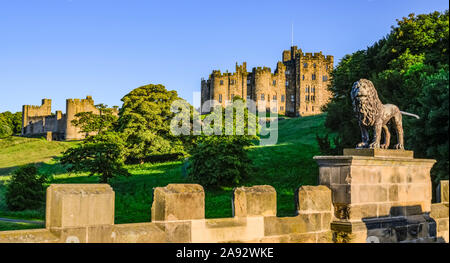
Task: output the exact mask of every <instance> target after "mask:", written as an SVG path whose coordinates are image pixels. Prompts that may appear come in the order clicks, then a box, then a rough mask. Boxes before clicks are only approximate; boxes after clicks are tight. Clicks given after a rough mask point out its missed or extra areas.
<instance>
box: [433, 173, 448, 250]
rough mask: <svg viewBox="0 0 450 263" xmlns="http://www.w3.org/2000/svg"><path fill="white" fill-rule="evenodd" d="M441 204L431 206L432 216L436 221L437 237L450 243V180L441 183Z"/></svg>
mask: <svg viewBox="0 0 450 263" xmlns="http://www.w3.org/2000/svg"><path fill="white" fill-rule="evenodd" d="M439 188H440V189H439V190H440V200H439V201H440V202H439V203H436V204H431V213H430V216H431V217H432V218H433V219H434V220H435V221H436V231H437V236H438V237H442V238H443V239H444V240H445V242H447V243H448V227H449V226H448V213H449V207H448V180H446V181H441V185H440V187H439Z"/></svg>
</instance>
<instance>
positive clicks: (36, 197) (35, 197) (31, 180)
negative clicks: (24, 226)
mask: <svg viewBox="0 0 450 263" xmlns="http://www.w3.org/2000/svg"><path fill="white" fill-rule="evenodd" d="M45 181H46V179H45V177H44V176H39V175H38V171H37V168H36V167H35V166H34V165H33V164H30V165H26V166H22V167H20V168H19V169H17V170H15V171H14V173H13V175H12V177H11V181H10V182H9V184H8V185H7V187H6V195H5V197H6V204H7V206H8V209H9V210H13V211H21V210H25V209H37V208H40V207H42V206H43V205H44V199H45V187H44V183H45Z"/></svg>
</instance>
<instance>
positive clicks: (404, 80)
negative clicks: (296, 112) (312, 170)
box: [319, 10, 449, 180]
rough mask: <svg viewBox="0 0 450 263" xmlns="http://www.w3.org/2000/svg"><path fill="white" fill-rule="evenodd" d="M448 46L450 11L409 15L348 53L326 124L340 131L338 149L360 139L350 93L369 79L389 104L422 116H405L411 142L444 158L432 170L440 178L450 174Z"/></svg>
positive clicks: (425, 153)
mask: <svg viewBox="0 0 450 263" xmlns="http://www.w3.org/2000/svg"><path fill="white" fill-rule="evenodd" d="M448 46H449V12H448V10H447V11H445V12H444V13H440V12H433V13H431V14H422V15H417V16H416V15H414V14H411V15H409V16H408V17H404V18H402V19H401V20H398V21H397V25H396V26H394V27H392V30H391V32H390V34H389V35H387V36H386V37H385V38H383V39H381V40H379V41H378V42H376V43H375V44H373V45H372V46H370V47H368V48H367V49H366V50H360V51H357V52H355V53H353V54H351V55H347V56H345V57H344V58H343V59H342V60H341V61H340V62H339V64H338V66H337V67H336V68H335V69H334V71H333V72H332V80H331V86H330V90H331V91H332V92H333V93H334V94H335V96H334V97H333V98H332V100H331V102H330V103H329V104H328V105H327V106H326V107H325V110H327V111H328V114H327V120H326V123H325V125H326V126H327V127H328V128H329V129H330V130H331V131H332V132H333V133H335V134H336V136H335V140H334V142H335V145H336V148H335V149H334V151H335V152H340V151H341V150H342V148H345V147H354V146H355V145H356V143H358V142H359V140H360V134H359V128H358V125H357V121H356V118H355V117H354V113H353V111H352V105H351V101H350V95H349V94H350V90H351V87H352V84H353V83H354V82H355V81H357V80H359V79H360V78H367V79H370V80H371V81H372V82H373V83H374V85H375V87H376V89H377V91H378V95H379V96H380V99H381V100H382V101H383V103H393V104H396V105H398V106H399V108H400V109H401V110H403V111H408V112H412V113H416V114H419V115H420V117H421V120H419V121H416V120H414V119H411V118H408V117H405V118H403V122H404V130H405V138H406V147H407V148H409V149H413V150H414V151H415V155H416V156H420V157H426V158H435V159H437V160H438V163H437V165H436V166H435V169H434V170H433V172H432V175H433V177H434V178H435V180H439V179H441V178H448V147H445V145H448V136H443V135H442V134H443V133H444V132H445V133H447V131H448V101H447V103H445V96H446V95H445V94H448V83H447V84H445V81H444V80H443V79H445V72H447V76H448V61H449V50H448ZM447 79H448V77H447ZM447 96H448V95H447ZM436 136H439V137H436ZM319 139H320V138H319ZM321 145H324V143H323V141H321ZM323 148H324V149H325V150H326V151H329V149H328V147H327V146H325V147H323ZM445 156H447V161H445V160H444V158H445Z"/></svg>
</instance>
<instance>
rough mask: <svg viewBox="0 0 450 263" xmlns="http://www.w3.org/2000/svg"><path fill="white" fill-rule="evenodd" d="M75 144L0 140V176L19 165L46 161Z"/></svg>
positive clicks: (42, 140)
mask: <svg viewBox="0 0 450 263" xmlns="http://www.w3.org/2000/svg"><path fill="white" fill-rule="evenodd" d="M75 143H76V142H57V141H53V142H48V141H46V140H45V139H36V138H23V137H15V136H12V137H8V138H6V139H0V176H2V175H7V174H8V173H10V172H11V171H12V170H14V169H15V168H17V166H20V165H24V164H28V163H40V162H45V161H48V160H50V159H52V158H53V157H55V156H58V155H59V154H60V153H61V152H63V151H64V150H66V149H68V148H70V147H71V146H72V145H74V144H75Z"/></svg>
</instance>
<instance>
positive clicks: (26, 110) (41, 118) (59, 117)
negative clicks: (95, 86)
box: [22, 96, 118, 140]
mask: <svg viewBox="0 0 450 263" xmlns="http://www.w3.org/2000/svg"><path fill="white" fill-rule="evenodd" d="M88 111H91V112H93V113H95V114H98V109H97V108H96V107H95V105H94V100H93V99H92V97H91V96H86V99H81V100H80V99H67V100H66V114H63V113H62V112H61V111H56V112H55V114H52V100H50V99H43V100H42V105H41V106H34V105H23V107H22V135H23V136H41V135H47V139H50V140H51V139H56V140H80V139H84V138H85V134H82V133H80V129H79V128H77V127H75V126H74V125H73V124H72V120H73V119H74V118H75V115H76V114H77V113H80V112H88ZM113 113H114V114H118V111H117V110H116V109H114V110H113Z"/></svg>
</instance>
